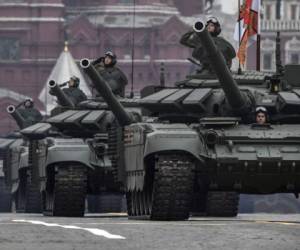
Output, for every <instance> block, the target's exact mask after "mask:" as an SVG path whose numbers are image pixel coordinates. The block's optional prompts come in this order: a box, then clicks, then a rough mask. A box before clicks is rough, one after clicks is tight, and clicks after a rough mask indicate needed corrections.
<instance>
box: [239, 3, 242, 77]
mask: <svg viewBox="0 0 300 250" xmlns="http://www.w3.org/2000/svg"><path fill="white" fill-rule="evenodd" d="M238 5H239V8H238V11H239V17H238V25H239V46H241V35H242V34H241V0H239V1H238ZM241 74H242V67H241V62H240V60H239V68H238V75H241Z"/></svg>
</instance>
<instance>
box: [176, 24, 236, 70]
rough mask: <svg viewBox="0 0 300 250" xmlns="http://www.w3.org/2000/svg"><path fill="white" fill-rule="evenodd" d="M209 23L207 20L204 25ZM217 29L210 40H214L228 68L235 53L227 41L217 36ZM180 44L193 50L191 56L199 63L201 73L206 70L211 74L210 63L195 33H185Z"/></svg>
mask: <svg viewBox="0 0 300 250" xmlns="http://www.w3.org/2000/svg"><path fill="white" fill-rule="evenodd" d="M209 22H211V20H208V21H207V24H206V25H208V23H209ZM216 23H218V21H216ZM218 25H219V23H218ZM218 28H219V30H218V31H217V32H216V33H215V34H211V35H212V39H213V40H214V42H215V44H216V46H217V48H218V49H219V50H220V52H221V53H222V54H223V56H224V59H225V61H226V64H227V66H228V67H229V68H230V67H231V64H232V59H233V58H235V57H236V53H235V50H234V48H233V46H232V45H231V44H230V43H229V42H228V41H227V40H225V39H224V38H222V37H219V36H218V35H219V34H220V33H221V28H220V27H218ZM180 43H181V44H183V45H185V46H187V47H189V48H193V49H194V50H193V53H192V56H193V57H194V58H195V59H197V60H199V61H200V63H201V66H202V71H205V70H206V71H209V72H213V70H212V69H211V66H210V61H209V57H208V55H207V52H206V49H205V48H204V47H203V45H202V43H201V40H200V38H199V37H198V35H197V33H196V32H195V31H189V32H187V33H185V34H184V35H183V36H182V37H181V39H180Z"/></svg>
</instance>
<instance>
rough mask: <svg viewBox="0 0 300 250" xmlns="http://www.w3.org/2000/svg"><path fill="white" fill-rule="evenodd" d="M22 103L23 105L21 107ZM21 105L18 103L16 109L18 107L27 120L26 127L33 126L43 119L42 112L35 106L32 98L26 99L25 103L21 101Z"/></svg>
mask: <svg viewBox="0 0 300 250" xmlns="http://www.w3.org/2000/svg"><path fill="white" fill-rule="evenodd" d="M21 105H22V106H23V107H21ZM21 105H18V106H17V107H16V109H18V111H19V113H20V115H21V116H22V117H23V119H24V121H25V126H24V127H28V126H31V125H33V124H36V123H38V122H40V121H42V120H43V116H42V114H41V112H40V111H39V110H38V109H36V108H35V107H34V102H33V100H32V99H26V100H25V101H24V102H23V103H21Z"/></svg>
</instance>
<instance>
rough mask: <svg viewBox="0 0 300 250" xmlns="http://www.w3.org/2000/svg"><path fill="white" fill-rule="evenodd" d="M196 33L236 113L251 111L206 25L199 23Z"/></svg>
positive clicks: (197, 23)
mask: <svg viewBox="0 0 300 250" xmlns="http://www.w3.org/2000/svg"><path fill="white" fill-rule="evenodd" d="M193 29H194V31H195V32H196V34H197V35H198V37H199V38H200V40H201V42H202V44H203V47H205V48H206V53H207V54H208V56H209V58H210V64H211V67H212V68H213V70H214V72H215V74H216V76H217V78H218V79H219V82H220V84H221V87H222V89H223V91H224V93H225V95H226V97H227V100H228V103H229V104H230V106H231V108H232V109H233V111H234V112H236V113H238V114H243V113H245V112H247V111H248V110H250V109H251V102H250V100H249V98H248V97H247V96H245V95H243V93H241V91H240V90H239V87H238V85H237V83H236V81H235V80H234V78H233V76H232V74H231V72H230V70H229V69H228V67H227V65H226V62H225V59H224V57H223V55H222V54H221V53H220V52H219V50H218V49H217V47H216V45H215V43H214V41H213V39H212V38H211V36H210V35H209V33H208V31H207V30H206V28H205V24H204V23H203V22H201V21H197V22H196V23H195V24H194V27H193Z"/></svg>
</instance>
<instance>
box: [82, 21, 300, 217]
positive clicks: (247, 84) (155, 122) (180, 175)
mask: <svg viewBox="0 0 300 250" xmlns="http://www.w3.org/2000/svg"><path fill="white" fill-rule="evenodd" d="M194 29H195V31H196V33H197V35H198V36H199V39H200V40H201V42H202V43H203V46H204V47H205V48H206V49H207V53H208V57H209V58H210V63H211V67H212V68H213V70H214V73H215V74H214V75H210V76H207V75H203V74H195V75H190V76H188V77H187V79H185V80H183V81H181V82H178V83H176V84H175V87H164V88H162V89H160V90H158V91H157V92H155V93H152V94H149V95H147V96H145V97H142V98H141V99H140V100H139V101H138V106H139V107H141V108H142V109H144V110H145V111H147V117H145V118H144V119H143V122H138V121H136V120H134V119H133V118H132V117H131V119H130V118H129V117H130V115H129V114H128V113H127V112H126V110H125V109H124V108H123V107H122V105H120V102H119V101H118V100H117V99H116V98H114V96H113V95H112V94H111V93H110V92H111V91H110V89H109V87H108V86H105V81H103V79H102V78H101V76H99V74H97V72H96V71H95V69H93V66H92V65H90V64H88V63H86V62H85V61H84V62H83V63H82V64H83V65H82V66H83V68H85V71H86V73H87V74H88V75H89V76H90V78H91V79H92V80H93V81H94V82H97V84H98V85H99V87H98V88H99V90H101V91H99V92H100V93H101V94H102V97H103V99H104V100H105V101H106V102H107V103H108V104H109V107H111V110H112V112H113V113H114V115H115V116H116V118H117V120H118V121H119V124H121V125H122V126H123V127H124V144H125V145H124V147H125V173H126V178H125V185H126V188H127V207H128V214H129V217H134V218H145V217H147V218H150V219H154V220H184V219H187V218H189V216H190V213H191V212H192V208H191V204H192V201H193V199H195V196H198V201H199V202H200V203H201V204H200V205H198V206H199V207H202V209H203V212H204V213H205V214H207V215H212V216H236V215H237V212H238V202H239V194H240V193H241V194H273V193H292V194H295V195H296V196H297V195H298V193H299V190H300V157H299V150H300V145H299V143H300V130H299V123H300V113H299V110H300V109H299V107H300V106H299V105H300V92H299V89H300V82H299V80H298V78H297V73H296V72H298V71H299V69H300V66H299V65H286V66H285V67H284V71H283V72H281V73H280V74H278V73H277V74H274V75H272V74H266V73H261V72H244V73H243V74H242V75H238V74H234V73H232V72H230V70H229V69H228V67H227V65H226V62H225V60H224V58H223V56H222V54H221V53H220V52H219V51H218V49H217V48H216V46H215V45H214V42H213V41H212V39H211V37H210V35H209V34H208V32H207V31H206V29H205V25H204V24H203V23H202V22H197V23H195V26H194ZM260 106H263V107H264V108H265V109H267V111H268V123H265V124H256V123H255V112H256V108H257V107H260ZM125 113H127V114H125Z"/></svg>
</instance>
